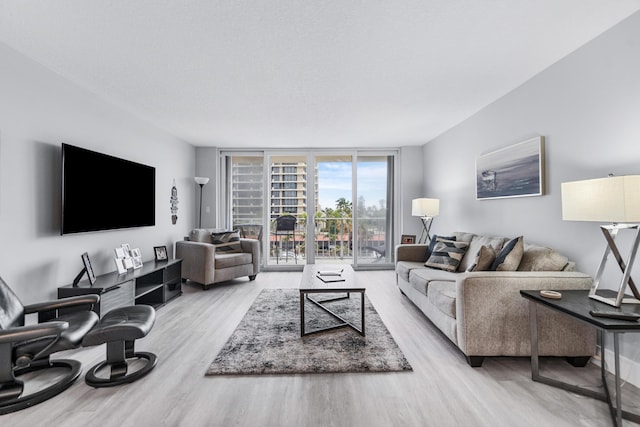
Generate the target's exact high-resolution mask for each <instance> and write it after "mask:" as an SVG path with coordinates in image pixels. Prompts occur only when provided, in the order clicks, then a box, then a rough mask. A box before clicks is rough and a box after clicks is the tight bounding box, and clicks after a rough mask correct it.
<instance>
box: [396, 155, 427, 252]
mask: <svg viewBox="0 0 640 427" xmlns="http://www.w3.org/2000/svg"><path fill="white" fill-rule="evenodd" d="M423 170H424V165H423V162H422V153H421V148H420V147H419V146H409V147H402V148H401V149H400V171H399V174H398V176H399V179H400V194H399V196H400V204H399V206H400V234H414V235H415V236H416V239H418V238H420V233H421V232H422V222H421V221H420V218H418V217H414V216H411V201H412V200H413V199H418V198H420V197H435V196H431V195H429V194H426V193H423V192H422V180H423V174H422V172H423ZM396 237H397V239H396V243H400V236H396Z"/></svg>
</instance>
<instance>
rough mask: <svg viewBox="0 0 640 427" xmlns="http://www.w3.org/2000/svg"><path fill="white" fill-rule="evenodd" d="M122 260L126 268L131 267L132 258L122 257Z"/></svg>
mask: <svg viewBox="0 0 640 427" xmlns="http://www.w3.org/2000/svg"><path fill="white" fill-rule="evenodd" d="M122 262H123V263H124V266H125V268H126V269H127V270H128V269H130V268H133V258H122Z"/></svg>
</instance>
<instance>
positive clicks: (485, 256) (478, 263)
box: [465, 246, 496, 271]
mask: <svg viewBox="0 0 640 427" xmlns="http://www.w3.org/2000/svg"><path fill="white" fill-rule="evenodd" d="M468 253H469V250H467V255H468ZM465 256H466V255H465ZM495 259H496V251H495V250H494V249H493V248H492V247H491V246H480V250H479V251H478V253H477V255H476V259H475V260H474V261H473V264H471V267H469V268H468V269H467V271H487V270H488V269H489V267H491V264H492V263H493V261H494V260H495Z"/></svg>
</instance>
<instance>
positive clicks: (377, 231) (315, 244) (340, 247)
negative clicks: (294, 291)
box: [269, 218, 391, 264]
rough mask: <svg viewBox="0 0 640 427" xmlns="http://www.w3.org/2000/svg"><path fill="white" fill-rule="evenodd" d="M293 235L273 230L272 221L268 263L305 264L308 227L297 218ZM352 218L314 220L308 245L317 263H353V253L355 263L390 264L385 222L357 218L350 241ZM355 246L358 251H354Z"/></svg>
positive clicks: (307, 248)
mask: <svg viewBox="0 0 640 427" xmlns="http://www.w3.org/2000/svg"><path fill="white" fill-rule="evenodd" d="M294 231H295V232H292V231H289V232H285V231H281V230H276V222H275V220H272V221H271V224H270V233H269V263H270V264H276V263H277V264H281V263H287V264H293V263H304V262H306V257H307V254H308V250H309V249H310V248H309V247H307V239H306V237H307V236H306V233H307V224H306V219H305V218H299V219H298V221H297V223H296V226H295V230H294ZM353 233H354V230H353V218H316V221H315V227H314V239H313V241H312V242H309V243H308V244H310V245H312V247H311V249H312V250H313V251H314V253H315V260H316V262H338V263H340V262H345V263H352V262H354V250H355V251H357V252H356V253H357V258H358V263H359V264H363V263H373V262H391V253H390V249H388V247H387V246H388V245H387V233H386V219H385V218H360V219H359V221H358V230H356V233H357V239H354V237H353ZM354 245H357V247H354Z"/></svg>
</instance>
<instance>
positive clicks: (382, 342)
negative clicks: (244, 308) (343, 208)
mask: <svg viewBox="0 0 640 427" xmlns="http://www.w3.org/2000/svg"><path fill="white" fill-rule="evenodd" d="M330 296H331V295H330V294H325V295H322V294H315V295H312V298H314V299H326V298H328V297H330ZM305 304H306V306H305V330H307V331H309V330H315V329H317V328H319V327H327V326H331V325H334V324H337V323H339V322H338V321H337V320H336V319H335V318H333V317H332V316H330V315H329V314H327V313H326V312H324V311H323V310H322V309H320V308H318V307H316V306H315V305H313V304H312V303H310V302H309V301H305ZM327 307H328V308H330V309H331V310H332V311H334V312H336V313H337V314H339V315H341V316H343V317H345V318H346V319H348V320H349V321H351V322H353V323H354V324H356V325H357V326H358V327H359V326H360V294H358V293H353V294H351V298H350V299H345V300H340V301H333V302H330V303H328V305H327ZM365 327H366V336H364V337H363V336H361V335H360V334H358V333H357V332H356V331H354V330H353V329H351V328H348V327H346V328H340V329H334V330H331V331H325V332H320V333H316V334H311V335H307V336H305V337H300V292H299V291H298V290H297V289H264V290H263V291H262V292H261V293H260V295H258V297H257V298H256V300H255V301H254V303H253V305H252V306H251V308H249V311H248V312H247V314H246V315H245V316H244V318H243V319H242V321H241V322H240V324H239V325H238V327H237V328H236V330H235V331H234V332H233V334H232V335H231V337H230V338H229V340H228V341H227V343H226V344H225V345H224V347H223V348H222V350H221V351H220V353H219V354H218V355H217V356H216V358H215V359H214V361H213V362H212V363H211V365H210V366H209V369H208V370H207V373H206V375H225V374H235V375H255V374H306V373H329V372H332V373H336V372H391V371H410V370H412V368H411V365H409V362H408V361H407V360H406V358H405V357H404V354H403V353H402V351H401V350H400V348H399V347H398V345H397V344H396V342H395V341H394V339H393V337H392V336H391V334H390V333H389V331H388V330H387V327H386V326H385V325H384V323H383V322H382V319H380V316H379V315H378V313H377V312H376V310H375V309H374V308H373V305H371V303H370V302H369V300H368V298H366V297H365Z"/></svg>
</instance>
